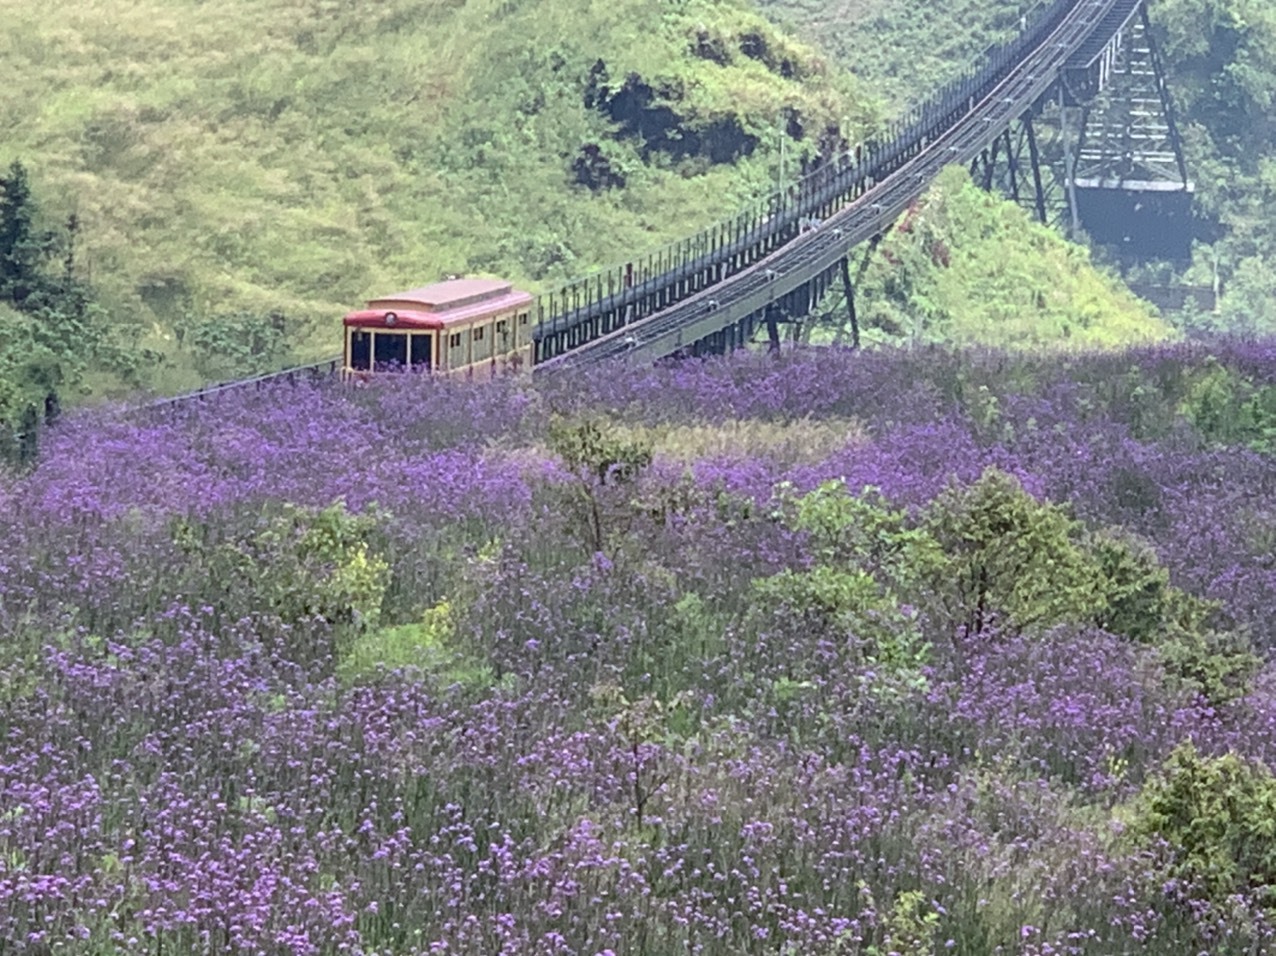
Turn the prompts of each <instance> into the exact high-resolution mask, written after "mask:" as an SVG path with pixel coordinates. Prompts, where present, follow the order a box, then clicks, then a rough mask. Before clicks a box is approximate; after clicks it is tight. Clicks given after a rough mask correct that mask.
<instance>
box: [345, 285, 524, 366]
mask: <svg viewBox="0 0 1276 956" xmlns="http://www.w3.org/2000/svg"><path fill="white" fill-rule="evenodd" d="M531 306H532V296H531V294H530V293H527V292H523V291H520V290H518V289H515V288H514V286H513V285H512V284H511V283H509V282H503V281H501V280H499V279H448V280H446V281H444V282H435V283H434V284H433V285H427V286H422V287H421V288H419V289H410V290H409V291H407V292H396V293H395V294H394V295H387V296H383V297H382V298H379V299H372V300H370V301H369V302H368V307H367V308H366V309H361V310H359V311H357V312H351V313H349V314H348V315H346V317H345V320H344V323H343V324H344V325H345V361H344V363H343V365H344V370H345V374H346V375H347V376H362V375H367V374H369V373H372V372H381V371H391V370H395V371H410V372H433V373H441V374H444V375H464V376H469V377H486V376H490V375H495V374H497V373H498V372H503V371H507V370H508V371H516V370H518V369H523V368H531V365H532V325H531Z"/></svg>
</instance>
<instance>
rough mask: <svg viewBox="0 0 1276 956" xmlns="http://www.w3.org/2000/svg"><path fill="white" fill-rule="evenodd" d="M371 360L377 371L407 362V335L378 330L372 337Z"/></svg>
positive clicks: (403, 365)
mask: <svg viewBox="0 0 1276 956" xmlns="http://www.w3.org/2000/svg"><path fill="white" fill-rule="evenodd" d="M372 360H373V363H374V367H375V370H376V371H378V372H382V371H391V370H393V369H396V368H403V367H405V366H406V365H407V364H408V337H407V336H406V335H404V334H403V333H401V332H397V333H391V332H378V333H377V334H376V335H375V336H373V339H372Z"/></svg>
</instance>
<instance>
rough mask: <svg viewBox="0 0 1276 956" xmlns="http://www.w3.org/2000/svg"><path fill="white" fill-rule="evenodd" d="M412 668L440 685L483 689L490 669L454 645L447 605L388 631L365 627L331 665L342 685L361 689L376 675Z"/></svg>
mask: <svg viewBox="0 0 1276 956" xmlns="http://www.w3.org/2000/svg"><path fill="white" fill-rule="evenodd" d="M403 668H413V669H416V670H417V671H423V672H426V673H429V674H430V675H432V676H433V677H434V679H436V680H437V681H438V682H439V684H440V685H442V686H444V687H447V686H456V685H459V686H461V687H464V688H483V689H486V688H489V687H490V686H491V684H492V681H493V676H492V671H491V668H489V667H487V666H486V665H483V664H480V663H476V662H475V661H472V660H470V659H468V658H467V656H466V655H465V654H464V652H463V651H462V649H461V648H459V647H458V644H457V640H456V614H455V612H454V611H453V608H452V604H451V602H449V601H441V602H439V603H438V604H436V605H434V606H433V607H430V608H427V609H426V610H425V612H424V613H423V614H422V615H421V617H420V619H419V620H417V621H414V622H411V623H408V624H398V625H394V626H391V627H370V628H368V629H365V630H364V631H363V632H362V633H360V634H358V635H357V636H356V637H355V638H354V640H353V641H352V642H351V644H350V647H349V649H348V650H347V651H346V652H345V653H344V654H343V656H342V659H341V662H340V663H339V664H338V665H337V676H338V677H340V678H341V679H342V680H343V681H346V682H348V683H366V682H368V681H370V680H373V679H374V678H376V677H377V676H378V675H379V674H382V673H385V672H389V671H395V670H400V669H403Z"/></svg>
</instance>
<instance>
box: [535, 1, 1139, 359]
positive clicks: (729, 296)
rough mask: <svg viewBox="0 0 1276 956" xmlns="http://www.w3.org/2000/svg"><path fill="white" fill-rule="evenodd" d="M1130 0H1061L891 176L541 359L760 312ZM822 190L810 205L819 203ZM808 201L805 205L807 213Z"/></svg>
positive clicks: (614, 354) (693, 332)
mask: <svg viewBox="0 0 1276 956" xmlns="http://www.w3.org/2000/svg"><path fill="white" fill-rule="evenodd" d="M1122 2H1128V0H1081V2H1071V3H1067V2H1065V3H1056V4H1055V5H1054V6H1055V7H1056V8H1059V10H1058V13H1059V15H1058V16H1057V17H1055V18H1051V22H1049V23H1048V24H1047V26H1048V29H1047V30H1046V31H1044V34H1045V35H1044V37H1043V38H1042V39H1041V40H1040V42H1038V43H1036V44H1034V45H1032V46H1031V48H1030V49H1028V50H1027V51H1026V52H1024V53H1023V54H1022V55H1021V56H1020V57H1019V58H1017V59H1015V60H1014V61H1013V62H1006V63H1000V64H995V65H996V66H997V67H998V68H999V72H998V73H997V74H996V75H995V76H994V77H993V78H992V80H991V81H990V82H989V84H988V88H987V90H986V91H985V92H983V93H982V95H981V96H980V98H979V99H978V100H977V101H974V102H971V103H970V104H969V108H968V109H967V110H965V111H964V112H963V114H962V115H961V116H956V117H953V118H952V120H951V122H949V124H948V125H947V127H946V128H944V129H942V130H941V131H939V132H938V133H937V134H935V135H933V136H932V135H931V133H930V132H928V131H927V130H924V129H921V130H917V131H916V138H915V140H914V141H913V142H911V143H909V142H905V143H903V144H898V145H897V146H896V147H895V148H894V150H893V151H892V153H891V154H888V155H887V156H886V157H884V158H883V162H882V164H881V166H884V167H886V168H885V170H882V169H881V168H880V167H879V171H880V172H882V175H881V178H880V180H879V181H877V182H876V183H875V184H873V185H871V186H870V187H869V188H867V189H866V191H864V192H863V193H862V194H861V195H859V196H858V197H856V198H855V199H854V200H853V201H851V202H850V203H849V204H847V205H846V206H845V207H844V208H842V209H841V210H840V211H838V212H836V213H835V214H834V215H833V216H831V217H830V218H828V219H826V220H825V221H824V222H823V223H822V224H821V225H820V226H819V228H818V229H816V230H814V231H810V232H806V233H803V234H799V235H797V236H796V237H795V238H792V239H790V240H789V241H788V242H787V243H786V244H784V245H782V246H781V247H780V248H779V249H778V251H776V252H774V253H772V254H771V255H769V256H767V257H766V258H764V259H761V260H760V261H757V262H755V263H753V264H751V265H749V266H748V267H746V268H744V269H742V270H741V271H739V272H737V273H736V274H734V275H731V276H729V277H727V278H724V279H722V280H721V281H720V282H718V283H716V284H713V285H711V286H709V287H707V288H704V289H702V290H701V291H698V292H696V293H694V294H692V295H690V296H688V297H686V298H685V299H683V300H682V301H680V302H677V303H676V304H673V305H672V306H670V307H669V308H667V309H664V310H663V311H659V312H657V313H655V314H653V315H651V316H650V317H648V318H646V319H643V320H641V321H639V322H635V323H632V324H626V325H624V326H622V327H620V328H618V329H615V330H614V331H611V332H609V333H608V334H605V335H603V336H600V337H598V338H596V339H594V340H592V341H588V342H585V343H583V344H581V345H578V346H576V347H575V348H573V349H572V350H570V351H568V352H566V353H565V354H563V355H561V356H558V357H555V358H551V359H550V360H548V361H547V362H544V363H542V364H540V365H538V366H537V370H538V371H542V372H552V371H555V370H561V369H567V368H577V367H582V366H586V365H592V364H596V363H598V362H601V361H605V360H609V359H624V360H626V361H628V362H634V363H646V362H651V361H653V360H655V359H658V358H662V357H664V356H668V355H672V354H674V353H676V352H678V351H679V350H680V349H682V348H684V347H685V346H689V345H691V344H692V343H694V342H696V341H697V340H699V339H702V338H704V337H707V336H708V335H711V334H713V333H714V332H716V331H719V330H721V329H724V328H727V327H729V326H731V325H732V324H734V323H736V322H739V321H741V320H744V319H746V318H748V317H749V316H751V315H755V314H757V313H759V312H761V311H763V310H765V309H766V308H767V306H768V305H770V304H772V303H774V302H775V301H776V300H777V299H779V298H780V297H781V296H783V295H785V294H787V293H789V292H791V291H793V290H794V289H796V288H799V287H801V286H803V285H804V284H806V283H807V282H809V281H811V280H812V279H814V278H815V277H816V276H818V275H821V274H822V273H825V272H827V271H828V270H829V269H831V268H832V267H833V266H835V265H836V264H837V263H838V261H839V260H840V259H842V258H843V257H844V256H846V255H847V254H848V252H849V251H850V250H851V249H852V248H853V247H854V246H856V245H859V244H860V243H862V242H864V241H866V240H868V239H870V238H872V237H873V236H875V235H878V234H880V233H881V232H883V231H884V230H886V229H887V228H889V227H890V225H891V224H892V223H893V222H895V220H896V219H898V217H899V216H900V215H901V214H902V213H903V212H904V211H905V210H906V209H907V208H908V206H909V204H910V203H912V202H913V201H914V200H915V199H916V198H917V197H918V196H920V195H921V194H922V192H923V191H924V190H925V188H926V186H927V185H928V184H929V183H930V182H931V181H932V180H933V179H934V178H935V176H937V175H938V174H939V172H940V171H941V170H942V169H943V168H944V167H946V166H948V165H950V164H953V163H962V164H967V165H968V164H969V163H970V161H971V160H972V159H974V158H975V157H976V156H978V155H979V153H980V151H981V150H982V149H983V148H985V147H986V146H987V145H988V144H990V143H991V142H993V141H994V140H995V139H996V138H997V137H998V136H999V135H1001V134H1002V133H1004V132H1005V131H1006V130H1007V129H1008V128H1009V127H1010V125H1011V124H1012V123H1013V122H1015V121H1016V120H1017V119H1018V118H1019V117H1020V116H1021V115H1023V114H1024V113H1025V112H1027V111H1028V110H1030V109H1032V108H1033V107H1034V105H1035V104H1037V103H1038V102H1039V101H1040V100H1041V98H1042V97H1043V96H1044V95H1045V94H1046V93H1047V92H1048V91H1049V90H1050V89H1051V87H1053V86H1054V85H1055V83H1056V80H1057V77H1058V75H1059V72H1060V70H1062V69H1063V68H1064V67H1065V65H1066V64H1067V63H1068V61H1069V58H1070V57H1072V56H1073V55H1074V54H1075V53H1076V52H1077V51H1078V50H1079V49H1080V48H1081V47H1082V45H1083V44H1084V43H1086V42H1087V41H1088V40H1090V39H1091V38H1092V37H1093V35H1094V34H1095V32H1096V30H1098V29H1099V28H1100V26H1101V25H1102V24H1103V23H1104V21H1105V18H1107V17H1108V16H1109V15H1110V14H1111V13H1112V11H1113V8H1114V7H1116V6H1117V5H1118V4H1120V3H1122ZM817 203H818V197H817V199H816V200H815V201H813V202H812V203H811V204H810V205H812V207H814V206H815V205H816V204H817ZM800 212H801V210H800V209H799V210H795V214H796V213H800Z"/></svg>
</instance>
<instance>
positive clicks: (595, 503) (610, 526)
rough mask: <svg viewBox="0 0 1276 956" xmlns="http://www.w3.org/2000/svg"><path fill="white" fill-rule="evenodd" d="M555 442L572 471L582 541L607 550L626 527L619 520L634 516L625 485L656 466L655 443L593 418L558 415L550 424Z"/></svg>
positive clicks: (552, 443)
mask: <svg viewBox="0 0 1276 956" xmlns="http://www.w3.org/2000/svg"><path fill="white" fill-rule="evenodd" d="M549 446H550V450H551V451H553V452H554V453H555V454H556V455H558V456H559V458H561V459H562V460H563V463H564V464H565V465H566V466H567V467H568V469H569V470H570V471H571V474H572V480H571V482H570V491H569V499H570V501H569V506H570V507H572V509H573V510H574V511H575V512H576V513H577V514H578V516H579V520H578V521H577V522H576V523H575V524H576V527H577V528H578V529H579V531H580V533H581V536H582V539H583V540H584V542H585V544H586V546H587V547H588V548H590V550H591V551H592V552H594V553H599V552H606V551H607V550H608V549H609V546H610V545H609V542H610V541H612V540H613V539H614V538H616V537H617V536H619V537H623V532H624V530H625V527H621V526H618V525H617V524H616V522H622V523H623V522H625V521H626V520H627V519H628V517H630V516H631V515H632V512H633V509H632V508H631V507H629V504H630V499H629V497H628V495H627V493H626V492H625V491H623V488H624V486H626V485H628V484H630V483H632V482H633V481H634V479H635V478H637V477H638V475H639V474H640V473H641V472H642V470H643V469H644V468H646V467H647V466H648V465H650V464H651V458H652V450H651V444H650V442H648V441H646V440H644V439H642V438H637V439H631V438H629V437H627V436H625V435H623V434H619V433H618V432H617V431H616V430H615V429H614V428H612V427H610V426H608V425H607V424H606V423H604V422H602V421H599V420H597V419H593V418H586V419H583V420H580V421H569V420H566V419H557V420H555V421H554V422H553V423H552V424H551V425H550V429H549Z"/></svg>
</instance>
